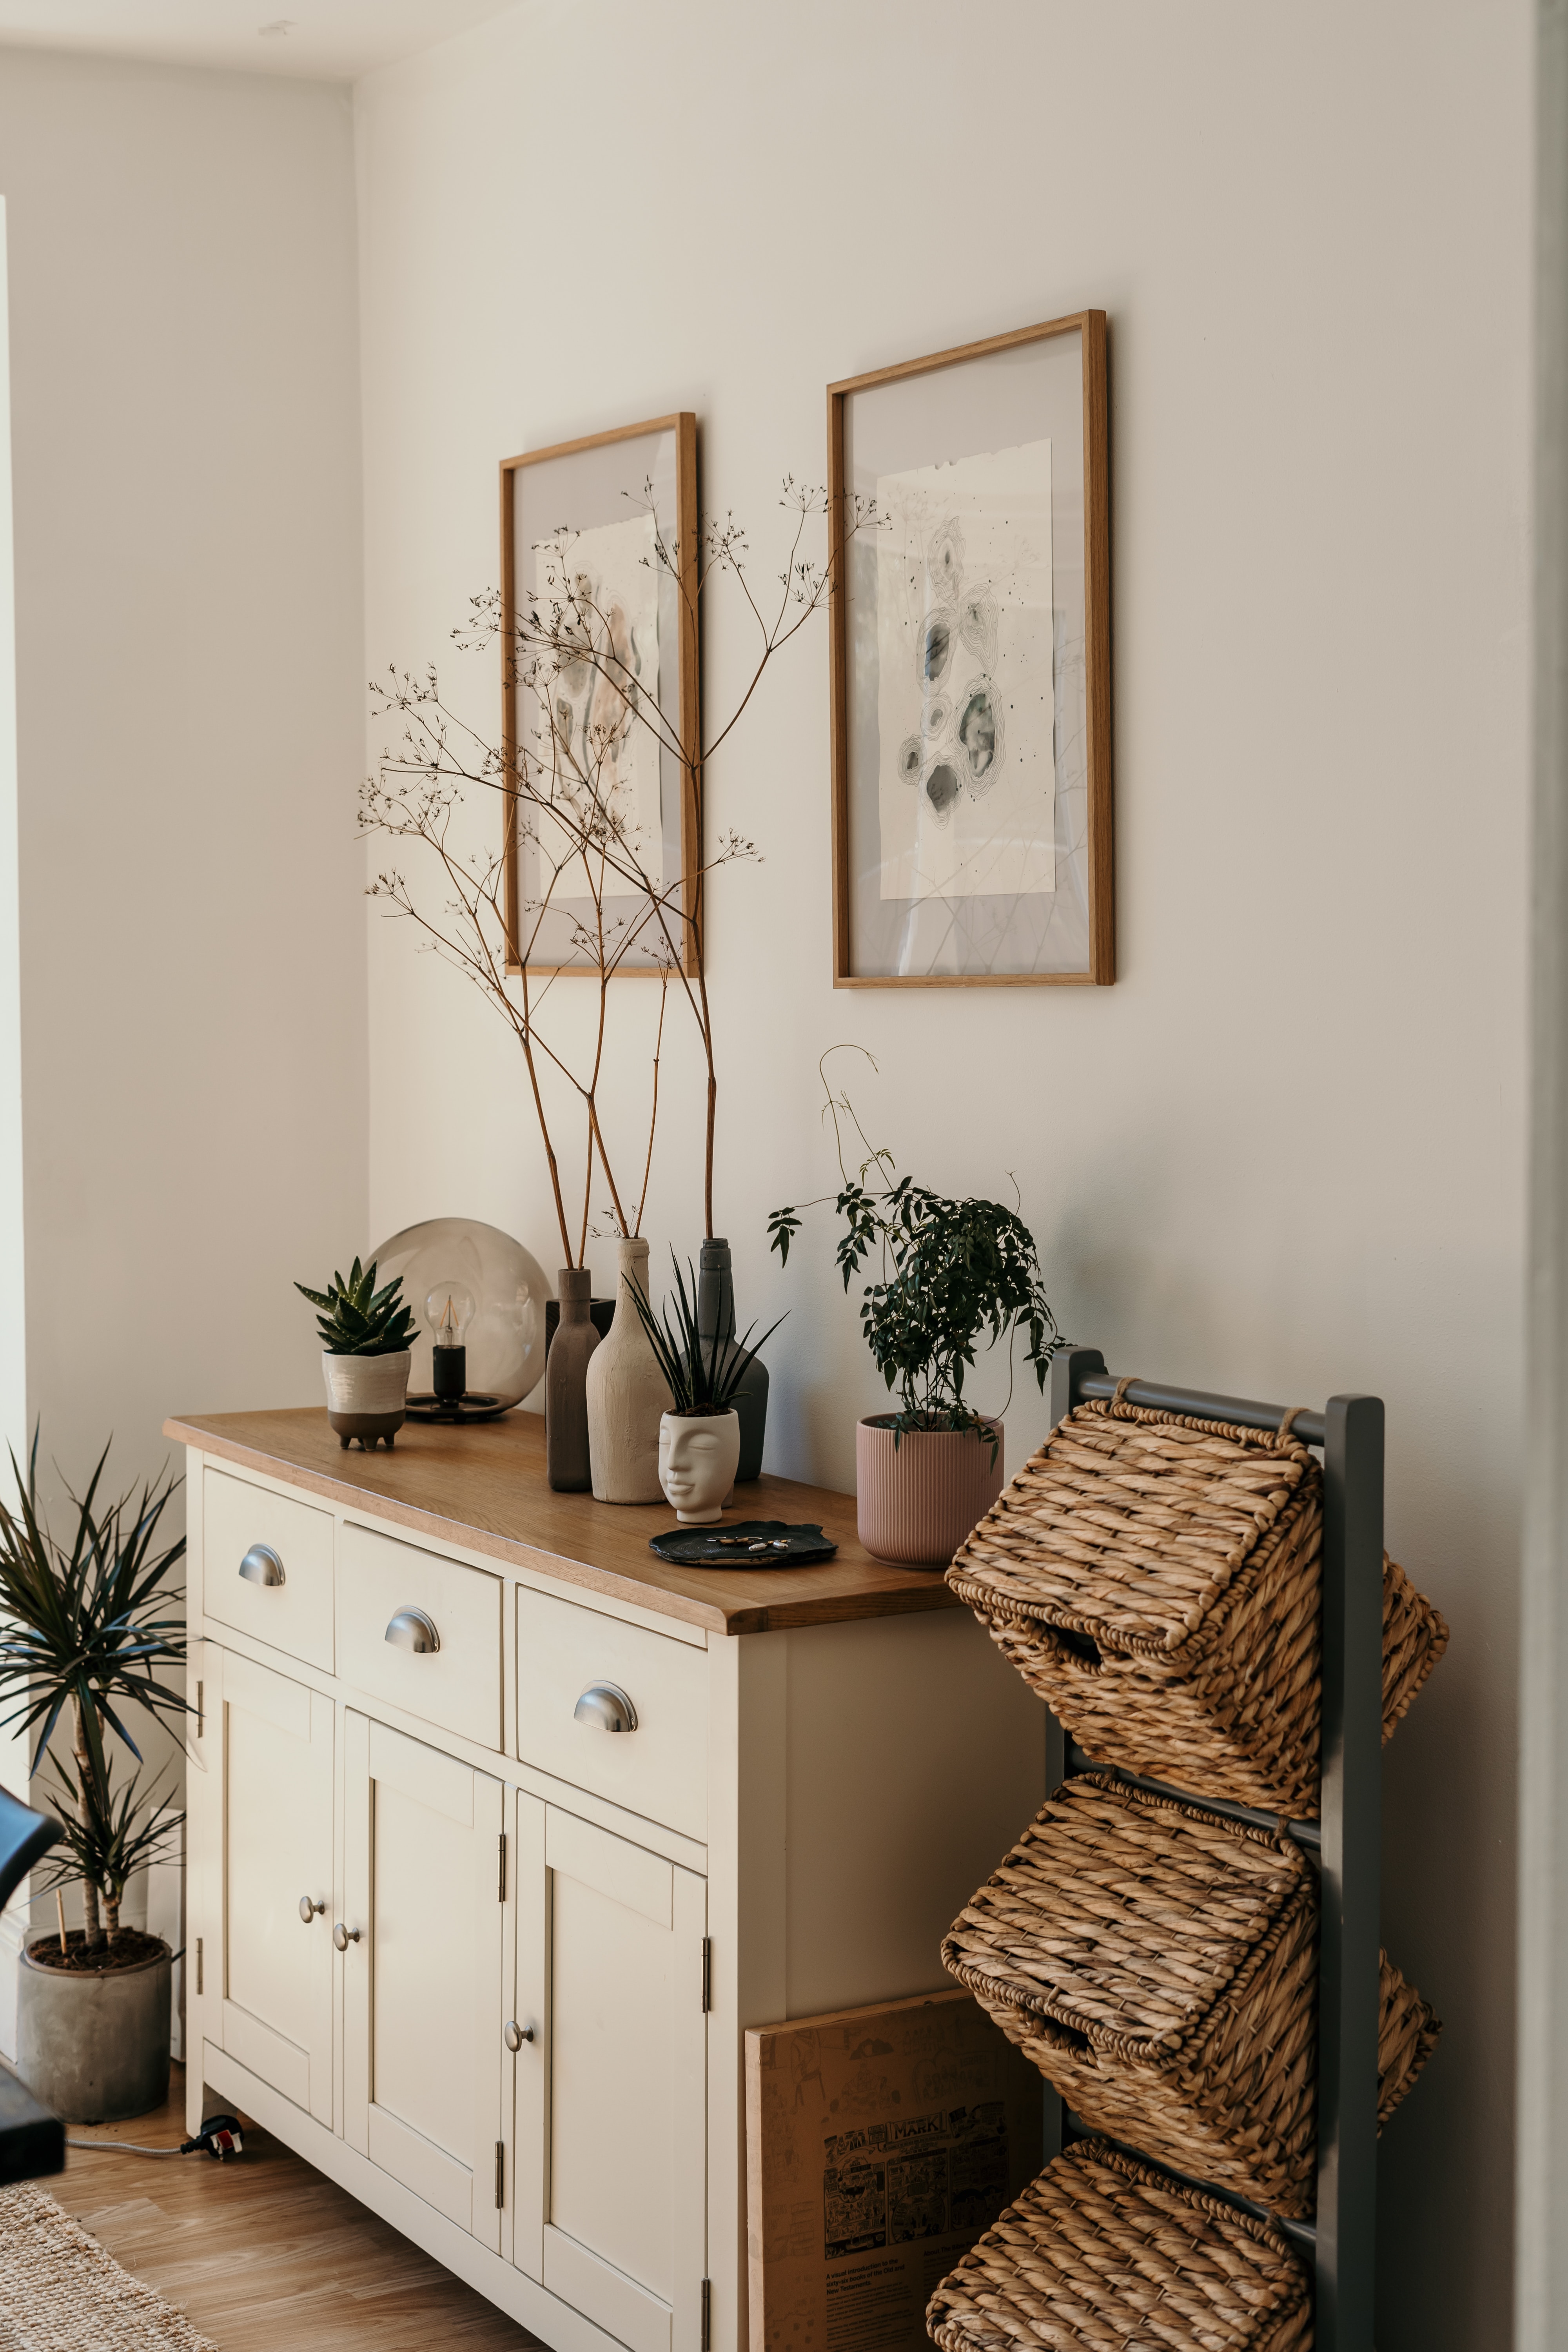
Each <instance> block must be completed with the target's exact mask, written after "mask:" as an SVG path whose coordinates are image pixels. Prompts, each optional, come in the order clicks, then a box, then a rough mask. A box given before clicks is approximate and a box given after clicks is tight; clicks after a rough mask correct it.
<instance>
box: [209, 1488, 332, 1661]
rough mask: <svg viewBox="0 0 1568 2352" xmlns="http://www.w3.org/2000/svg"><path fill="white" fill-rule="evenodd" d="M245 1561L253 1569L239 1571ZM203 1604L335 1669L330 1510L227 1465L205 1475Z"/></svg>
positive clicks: (239, 1628)
mask: <svg viewBox="0 0 1568 2352" xmlns="http://www.w3.org/2000/svg"><path fill="white" fill-rule="evenodd" d="M247 1563H248V1565H249V1570H250V1573H248V1574H245V1575H242V1574H241V1572H240V1571H241V1568H242V1566H244V1565H246V1564H247ZM202 1586H203V1611H204V1613H205V1615H206V1616H208V1617H216V1619H217V1621H218V1622H219V1623H220V1624H223V1625H230V1626H232V1627H233V1628H234V1630H235V1632H236V1633H248V1634H249V1635H250V1636H251V1638H252V1639H253V1640H254V1641H258V1642H266V1643H268V1644H269V1645H270V1647H271V1648H273V1649H275V1650H283V1651H286V1652H287V1653H288V1654H289V1656H290V1657H291V1658H302V1659H303V1660H304V1662H305V1664H307V1665H310V1666H319V1667H320V1668H321V1672H322V1673H323V1674H324V1675H330V1674H331V1671H332V1515H331V1512H330V1511H318V1510H314V1509H312V1507H310V1504H309V1503H300V1502H296V1501H295V1500H294V1498H293V1496H289V1495H274V1494H271V1493H270V1492H269V1491H268V1488H267V1487H265V1486H252V1485H251V1484H250V1482H249V1480H248V1479H246V1478H234V1477H231V1476H230V1475H229V1473H228V1472H227V1471H226V1470H214V1469H210V1468H209V1469H207V1470H206V1471H205V1472H204V1474H203V1476H202Z"/></svg>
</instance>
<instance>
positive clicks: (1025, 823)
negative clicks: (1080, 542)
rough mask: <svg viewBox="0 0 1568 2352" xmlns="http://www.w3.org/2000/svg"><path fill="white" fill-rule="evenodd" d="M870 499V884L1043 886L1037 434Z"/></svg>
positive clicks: (1046, 559) (1046, 630)
mask: <svg viewBox="0 0 1568 2352" xmlns="http://www.w3.org/2000/svg"><path fill="white" fill-rule="evenodd" d="M876 495H877V536H876V541H875V544H876V549H877V652H878V685H877V693H878V714H877V715H878V733H879V744H880V750H881V767H880V781H879V793H878V804H879V814H880V818H881V827H882V862H881V875H880V882H879V887H880V891H881V895H882V897H883V898H893V899H903V898H909V899H918V898H982V897H986V896H991V895H995V894H998V893H1005V894H1007V895H1009V896H1014V897H1016V895H1017V894H1018V893H1019V892H1020V891H1038V890H1050V889H1053V888H1054V887H1055V883H1056V839H1055V823H1056V746H1055V742H1054V740H1053V737H1054V730H1055V709H1056V706H1055V691H1054V685H1053V680H1052V675H1051V445H1050V443H1049V442H1048V441H1032V442H1028V443H1026V444H1025V446H1023V447H1021V448H1017V449H1004V450H1000V451H997V452H995V453H994V454H990V455H985V456H981V457H961V458H959V459H958V460H957V461H956V462H955V463H953V464H951V465H938V466H921V467H916V468H914V469H913V470H912V471H910V472H909V473H905V474H885V475H883V476H881V477H880V478H879V480H878V484H877V494H876Z"/></svg>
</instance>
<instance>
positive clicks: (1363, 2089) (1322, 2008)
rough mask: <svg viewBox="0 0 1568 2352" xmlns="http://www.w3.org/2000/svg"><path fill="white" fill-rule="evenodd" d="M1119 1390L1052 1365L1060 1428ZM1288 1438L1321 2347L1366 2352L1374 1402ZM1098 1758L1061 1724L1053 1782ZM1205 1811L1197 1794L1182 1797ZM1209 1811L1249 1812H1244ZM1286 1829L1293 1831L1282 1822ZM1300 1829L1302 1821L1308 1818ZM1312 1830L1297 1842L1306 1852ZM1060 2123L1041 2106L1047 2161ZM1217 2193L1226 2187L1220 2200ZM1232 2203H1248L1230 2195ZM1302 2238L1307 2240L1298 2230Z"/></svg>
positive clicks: (1373, 1970) (1164, 1402)
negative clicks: (1304, 1669)
mask: <svg viewBox="0 0 1568 2352" xmlns="http://www.w3.org/2000/svg"><path fill="white" fill-rule="evenodd" d="M1117 1386H1118V1382H1117V1381H1116V1379H1115V1378H1114V1376H1113V1375H1112V1374H1111V1373H1110V1372H1109V1371H1107V1370H1106V1367H1105V1359H1104V1357H1103V1356H1102V1355H1101V1354H1100V1351H1099V1349H1095V1348H1066V1349H1062V1351H1061V1352H1060V1353H1059V1354H1058V1357H1057V1359H1056V1360H1055V1362H1054V1363H1053V1365H1052V1367H1051V1420H1052V1424H1053V1426H1054V1425H1055V1423H1058V1422H1059V1421H1061V1420H1063V1419H1064V1418H1065V1417H1066V1415H1067V1414H1068V1413H1069V1412H1071V1411H1072V1409H1073V1407H1074V1406H1075V1405H1077V1404H1081V1403H1083V1402H1085V1401H1086V1399H1089V1398H1091V1397H1096V1398H1098V1397H1110V1396H1113V1395H1114V1394H1115V1391H1116V1389H1117ZM1124 1396H1125V1401H1126V1402H1128V1403H1129V1404H1135V1405H1142V1406H1144V1407H1146V1408H1151V1409H1152V1410H1154V1411H1157V1412H1176V1413H1184V1414H1186V1415H1188V1416H1190V1417H1191V1418H1193V1419H1194V1420H1199V1421H1228V1422H1232V1423H1237V1424H1238V1425H1239V1426H1240V1427H1242V1428H1244V1429H1278V1428H1279V1423H1280V1422H1281V1420H1282V1419H1283V1418H1284V1415H1285V1413H1286V1412H1287V1410H1288V1408H1287V1407H1286V1406H1284V1405H1273V1404H1264V1403H1260V1402H1258V1401H1257V1400H1255V1399H1252V1398H1247V1397H1226V1396H1215V1395H1211V1394H1209V1393H1208V1392H1207V1391H1204V1390H1199V1389H1182V1388H1170V1387H1166V1386H1165V1385H1164V1384H1163V1383H1162V1382H1160V1381H1142V1380H1136V1381H1131V1382H1129V1384H1128V1386H1127V1388H1126V1390H1125V1391H1124ZM1291 1426H1292V1433H1293V1434H1294V1435H1296V1436H1298V1437H1300V1439H1301V1440H1302V1441H1303V1443H1304V1444H1309V1445H1318V1446H1321V1448H1322V1454H1323V1567H1322V1580H1323V1618H1322V1747H1321V1788H1320V1818H1319V1823H1318V1831H1319V1836H1318V1844H1319V1859H1320V1866H1321V1927H1320V1943H1319V1964H1318V2197H1317V2209H1316V2212H1315V2216H1314V2227H1313V2237H1314V2241H1315V2245H1314V2257H1313V2259H1314V2269H1315V2287H1316V2315H1315V2324H1314V2344H1315V2352H1373V2302H1374V2295H1375V2287H1376V2248H1377V2095H1378V2063H1377V2024H1378V2006H1379V1874H1380V1867H1381V1859H1382V1807H1383V1441H1384V1412H1383V1400H1382V1399H1381V1397H1373V1396H1353V1395H1345V1396H1332V1397H1331V1398H1330V1399H1329V1401H1328V1403H1327V1405H1326V1406H1325V1407H1324V1409H1323V1411H1322V1412H1298V1413H1297V1414H1296V1415H1295V1418H1294V1421H1293V1423H1292V1424H1291ZM1088 1764H1089V1759H1087V1758H1086V1757H1084V1756H1083V1755H1082V1752H1081V1751H1080V1750H1078V1749H1076V1748H1069V1747H1068V1743H1067V1742H1066V1740H1065V1739H1064V1738H1063V1736H1062V1733H1061V1729H1060V1727H1059V1726H1058V1725H1057V1724H1056V1723H1055V1720H1054V1718H1053V1720H1052V1728H1051V1733H1050V1738H1049V1743H1048V1750H1047V1779H1048V1780H1049V1781H1050V1783H1051V1785H1052V1786H1053V1787H1054V1786H1055V1785H1056V1784H1057V1782H1058V1781H1059V1780H1063V1779H1065V1778H1066V1777H1067V1775H1068V1771H1069V1770H1079V1769H1084V1768H1085V1767H1086V1766H1087V1765H1088ZM1173 1794H1177V1795H1181V1796H1186V1797H1189V1798H1190V1799H1191V1800H1192V1801H1193V1802H1194V1803H1196V1804H1205V1803H1210V1804H1212V1803H1213V1800H1212V1799H1208V1798H1205V1795H1204V1793H1203V1791H1202V1790H1174V1791H1173ZM1215 1810H1220V1811H1237V1812H1240V1811H1245V1809H1242V1808H1235V1807H1229V1808H1226V1807H1216V1808H1215ZM1281 1826H1282V1827H1289V1824H1285V1823H1282V1824H1281ZM1303 1826H1305V1825H1303ZM1310 1842H1311V1841H1310V1837H1307V1838H1303V1840H1302V1843H1310ZM1063 2128H1064V2118H1063V2115H1062V2107H1061V2102H1060V2100H1059V2099H1058V2098H1057V2097H1056V2096H1055V2095H1054V2094H1050V2095H1047V2133H1046V2145H1047V2155H1050V2154H1052V2153H1054V2152H1055V2151H1056V2150H1057V2149H1058V2148H1059V2147H1061V2145H1062V2137H1063ZM1215 2193H1216V2194H1221V2193H1223V2192H1220V2191H1216V2192H1215ZM1228 2201H1230V2202H1232V2203H1235V2202H1237V2201H1239V2200H1235V2199H1231V2200H1228ZM1280 2226H1281V2227H1284V2228H1287V2229H1293V2230H1294V2232H1295V2234H1296V2235H1297V2237H1298V2240H1300V2239H1301V2238H1302V2237H1304V2236H1305V2234H1306V2233H1305V2231H1302V2230H1301V2227H1300V2224H1299V2223H1298V2224H1294V2225H1292V2224H1289V2223H1286V2222H1283V2221H1282V2222H1281V2224H1280Z"/></svg>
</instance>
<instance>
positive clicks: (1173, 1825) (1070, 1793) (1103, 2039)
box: [942, 1774, 1438, 2217]
mask: <svg viewBox="0 0 1568 2352" xmlns="http://www.w3.org/2000/svg"><path fill="white" fill-rule="evenodd" d="M942 1963H943V1966H944V1967H945V1968H946V1969H948V1970H949V1971H950V1973H951V1974H952V1975H953V1976H954V1977H956V1978H957V1979H958V1980H959V1982H960V1983H961V1984H963V1985H967V1986H968V1988H969V1990H971V1991H972V1992H973V1994H974V1995H975V1996H976V1998H977V1999H978V2000H979V2001H980V2003H981V2005H982V2007H983V2008H984V2010H985V2011H987V2013H988V2014H989V2015H990V2016H991V2017H992V2018H993V2019H994V2021H995V2022H996V2023H997V2024H998V2025H999V2026H1000V2027H1001V2028H1002V2030H1003V2032H1005V2034H1006V2035H1007V2037H1008V2039H1009V2040H1010V2041H1011V2042H1015V2043H1016V2044H1017V2046H1018V2047H1019V2048H1020V2049H1022V2050H1024V2051H1025V2052H1026V2053H1027V2055H1028V2056H1029V2057H1030V2058H1031V2059H1033V2061H1034V2063H1035V2064H1036V2065H1037V2066H1038V2068H1039V2070H1040V2072H1041V2074H1044V2075H1045V2076H1046V2077H1047V2080H1048V2081H1049V2082H1050V2083H1051V2084H1053V2085H1054V2086H1055V2088H1056V2089H1057V2090H1058V2091H1059V2092H1060V2093H1061V2095H1062V2096H1063V2098H1064V2099H1066V2100H1067V2102H1068V2105H1069V2106H1071V2107H1072V2108H1073V2109H1074V2111H1075V2112H1076V2113H1077V2114H1078V2115H1079V2116H1081V2117H1082V2118H1083V2120H1084V2122H1085V2123H1086V2124H1087V2125H1088V2126H1089V2128H1090V2129H1091V2130H1094V2131H1100V2132H1104V2133H1106V2134H1107V2135H1108V2136H1109V2137H1111V2138H1113V2139H1119V2140H1125V2141H1130V2142H1131V2143H1132V2144H1133V2145H1134V2146H1135V2147H1141V2148H1143V2149H1145V2150H1147V2152H1148V2153H1149V2154H1150V2155H1151V2156H1152V2157H1154V2158H1156V2159H1157V2160H1158V2161H1159V2162H1161V2163H1163V2164H1168V2165H1170V2166H1171V2167H1172V2168H1173V2169H1174V2170H1176V2171H1179V2172H1184V2173H1187V2174H1190V2175H1193V2176H1195V2177H1196V2178H1197V2179H1201V2180H1208V2181H1213V2182H1214V2183H1215V2186H1216V2187H1217V2188H1220V2189H1227V2190H1229V2191H1230V2192H1231V2193H1232V2194H1233V2195H1237V2196H1242V2197H1248V2198H1252V2199H1254V2200H1256V2201H1257V2202H1258V2203H1259V2204H1263V2205H1267V2206H1268V2207H1269V2208H1270V2210H1272V2211H1274V2212H1277V2213H1282V2214H1288V2215H1293V2216H1294V2215H1299V2216H1302V2217H1305V2216H1307V2215H1310V2212H1311V2210H1312V2203H1313V2192H1314V2187H1315V2169H1316V2137H1317V2105H1316V2058H1317V2047H1316V2017H1317V2009H1316V2000H1317V1973H1318V1884H1317V1875H1316V1873H1315V1872H1314V1871H1313V1869H1312V1867H1311V1865H1310V1863H1309V1862H1308V1860H1307V1858H1306V1856H1305V1855H1304V1854H1303V1853H1301V1851H1300V1847H1298V1846H1297V1845H1296V1844H1295V1843H1294V1842H1293V1841H1292V1840H1291V1839H1289V1837H1275V1836H1271V1835H1270V1834H1269V1833H1268V1832H1266V1831H1263V1830H1259V1829H1253V1828H1248V1827H1247V1826H1245V1825H1244V1824H1241V1823H1238V1822H1228V1821H1226V1820H1224V1819H1222V1818H1221V1817H1219V1816H1217V1815H1215V1814H1212V1813H1206V1812H1204V1811H1200V1810H1199V1809H1198V1808H1197V1807H1195V1806H1193V1805H1187V1804H1183V1803H1180V1802H1178V1801H1175V1800H1174V1799H1171V1798H1165V1797H1155V1796H1152V1795H1150V1794H1148V1793H1146V1792H1145V1791H1142V1790H1136V1789H1131V1788H1129V1787H1128V1786H1127V1785H1126V1784H1125V1783H1123V1782H1118V1781H1117V1780H1115V1779H1114V1778H1112V1777H1109V1776H1105V1777H1102V1776H1100V1775H1098V1774H1086V1775H1083V1776H1081V1777H1075V1778H1074V1779H1072V1780H1068V1781H1066V1782H1065V1783H1064V1784H1063V1786H1062V1787H1061V1788H1060V1789H1059V1790H1058V1791H1057V1793H1056V1795H1055V1796H1054V1797H1053V1798H1051V1799H1050V1801H1048V1802H1047V1804H1046V1805H1045V1806H1044V1807H1043V1809H1042V1810H1041V1811H1040V1813H1039V1814H1038V1816H1037V1819H1036V1821H1035V1822H1034V1823H1033V1825H1032V1826H1031V1828H1030V1829H1029V1830H1028V1831H1027V1832H1026V1834H1025V1836H1024V1838H1023V1839H1022V1840H1021V1842H1020V1843H1018V1844H1017V1845H1016V1846H1015V1847H1014V1849H1013V1851H1012V1853H1009V1854H1008V1855H1007V1857H1006V1859H1005V1861H1004V1862H1003V1863H1002V1864H1001V1865H1000V1867H999V1868H998V1869H997V1870H995V1871H994V1872H993V1874H992V1875H991V1877H990V1878H989V1879H988V1880H987V1882H986V1884H985V1885H984V1886H983V1887H982V1888H981V1889H980V1891H979V1893H978V1894H977V1895H975V1896H974V1897H973V1901H972V1902H970V1903H969V1904H967V1905H966V1906H965V1907H964V1909H963V1912H962V1913H961V1915H960V1916H959V1917H958V1918H957V1919H956V1920H955V1921H954V1923H953V1926H952V1929H951V1930H950V1931H949V1934H948V1936H947V1938H946V1940H945V1941H944V1943H943V1945H942ZM1383 2014H1384V2038H1385V2041H1386V2043H1387V2049H1386V2053H1384V2051H1381V2050H1380V2063H1381V2064H1382V2067H1383V2072H1384V2100H1383V2101H1382V2102H1380V2110H1379V2112H1380V2120H1381V2117H1382V2116H1383V2115H1384V2114H1387V2113H1392V2111H1393V2108H1394V2105H1397V2103H1398V2101H1399V2099H1400V2098H1402V2097H1403V2096H1404V2095H1405V2092H1406V2091H1407V2090H1408V2089H1409V2087H1410V2085H1411V2084H1412V2083H1413V2082H1414V2081H1415V2076H1416V2074H1418V2073H1419V2071H1420V2069H1421V2067H1422V2065H1423V2064H1424V2063H1426V2058H1427V2056H1428V2055H1429V2053H1430V2052H1431V2050H1432V2048H1433V2046H1434V2045H1435V2043H1436V2038H1437V2032H1438V2028H1437V2023H1436V2019H1435V2018H1434V2017H1433V2015H1432V2012H1431V2011H1430V2010H1429V2009H1428V2008H1427V2007H1426V2003H1425V2002H1424V2001H1423V2000H1421V1997H1420V1995H1419V1994H1418V1993H1416V1992H1415V1990H1413V1988H1411V1987H1410V1986H1408V1985H1406V1984H1405V1980H1404V1979H1403V1978H1402V1977H1401V1976H1400V1975H1399V1972H1398V1970H1397V1969H1394V1968H1393V1967H1392V1966H1391V1965H1389V1964H1387V1963H1386V1962H1385V1964H1384V1979H1383Z"/></svg>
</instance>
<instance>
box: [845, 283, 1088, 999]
mask: <svg viewBox="0 0 1568 2352" xmlns="http://www.w3.org/2000/svg"><path fill="white" fill-rule="evenodd" d="M827 446H828V493H829V514H830V518H831V529H832V531H833V558H834V569H833V596H832V603H831V608H830V632H829V634H830V641H831V647H832V653H831V662H832V697H833V700H832V733H833V861H834V908H833V916H834V920H833V933H834V972H833V977H834V982H835V984H836V985H837V986H838V987H841V988H889V987H898V986H905V987H910V986H914V987H926V988H933V987H953V986H960V987H963V986H967V987H984V986H993V987H1004V986H1019V985H1029V984H1033V985H1036V986H1058V987H1059V986H1072V985H1079V986H1083V985H1097V984H1098V985H1103V984H1106V983H1108V982H1110V981H1112V980H1114V978H1115V976H1116V971H1115V923H1114V904H1113V891H1112V860H1111V793H1110V457H1109V432H1108V422H1107V401H1106V334H1105V313H1104V312H1103V311H1102V310H1085V311H1080V312H1079V313H1078V314H1077V315H1076V316H1075V317H1073V318H1070V319H1056V320H1051V321H1049V322H1048V323H1047V324H1046V325H1044V326H1038V327H1025V328H1022V329H1020V330H1018V331H1016V332H1015V333H1012V334H1006V335H994V336H992V337H991V338H990V339H989V340H988V341H985V342H979V343H970V344H967V345H965V346H964V347H963V349H961V350H957V351H948V352H936V353H934V354H933V355H932V357H931V358H930V359H922V360H910V361H907V362H904V363H903V364H902V365H900V366H897V367H889V368H879V369H878V370H877V371H875V373H871V374H869V375H862V376H856V377H853V378H851V379H850V380H849V381H848V382H847V383H836V384H830V385H829V387H828V394H827Z"/></svg>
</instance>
